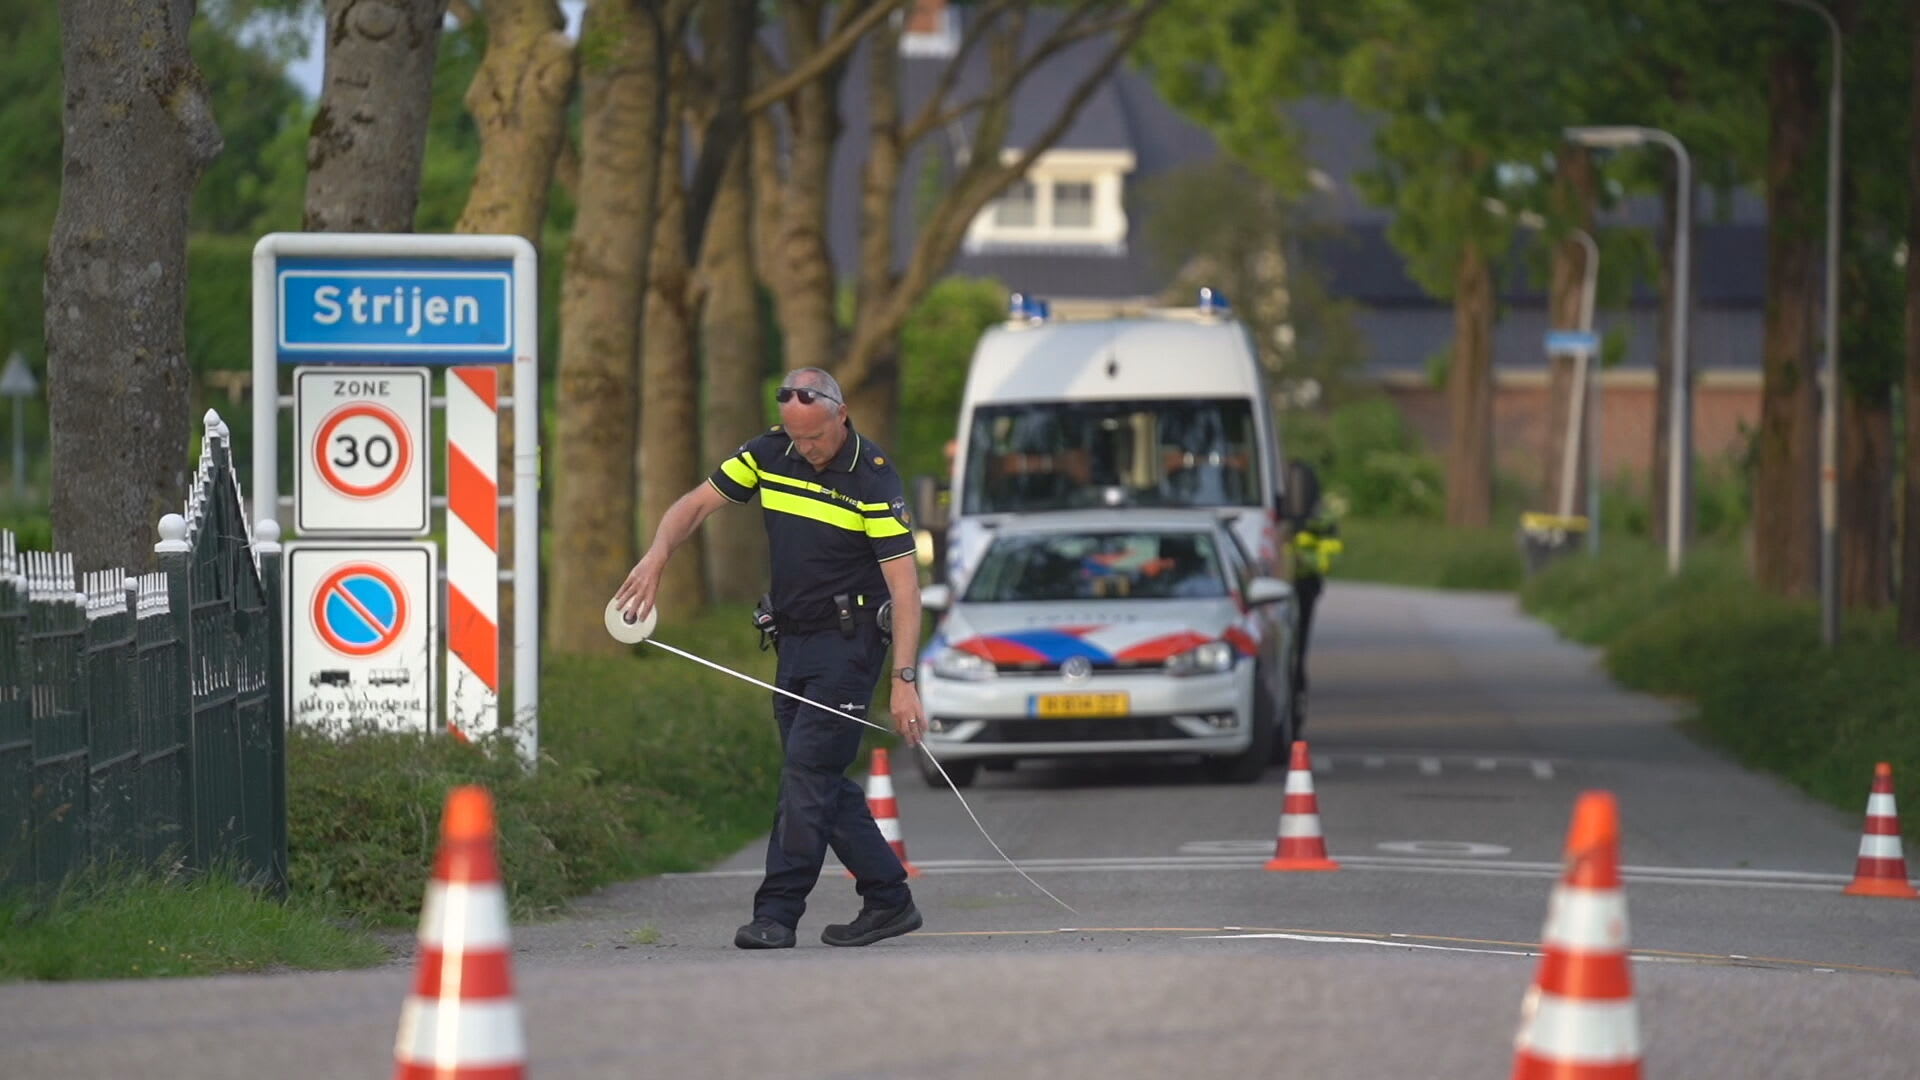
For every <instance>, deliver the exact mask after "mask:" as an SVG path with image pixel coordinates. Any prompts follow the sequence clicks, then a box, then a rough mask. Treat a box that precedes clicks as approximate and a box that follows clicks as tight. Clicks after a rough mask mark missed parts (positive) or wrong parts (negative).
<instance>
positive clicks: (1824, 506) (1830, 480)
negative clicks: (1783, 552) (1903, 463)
mask: <svg viewBox="0 0 1920 1080" xmlns="http://www.w3.org/2000/svg"><path fill="white" fill-rule="evenodd" d="M1781 3H1785V4H1792V5H1793V6H1794V7H1799V8H1806V9H1807V10H1808V11H1811V12H1814V13H1815V14H1817V15H1819V16H1820V17H1821V18H1823V19H1825V20H1826V21H1827V29H1828V30H1830V31H1832V34H1833V82H1832V85H1830V86H1828V87H1827V283H1826V284H1827V287H1826V297H1825V300H1824V303H1825V310H1823V311H1822V312H1821V329H1820V333H1821V336H1822V337H1823V338H1824V339H1825V345H1826V348H1825V350H1824V351H1825V353H1826V355H1825V356H1823V357H1822V358H1821V364H1820V640H1821V641H1823V642H1825V643H1826V644H1827V645H1832V644H1833V643H1834V642H1835V641H1836V640H1838V639H1839V637H1840V548H1839V542H1838V533H1839V525H1840V482H1839V456H1840V445H1839V444H1840V329H1839V327H1840V23H1839V22H1838V21H1837V20H1835V19H1834V17H1833V12H1831V11H1828V10H1827V9H1826V8H1824V7H1821V6H1820V5H1819V4H1816V3H1813V2H1812V0H1781Z"/></svg>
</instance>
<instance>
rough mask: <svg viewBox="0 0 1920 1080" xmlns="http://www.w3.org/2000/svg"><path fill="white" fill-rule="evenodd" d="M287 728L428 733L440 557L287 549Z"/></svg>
mask: <svg viewBox="0 0 1920 1080" xmlns="http://www.w3.org/2000/svg"><path fill="white" fill-rule="evenodd" d="M285 551H286V564H285V565H286V574H285V577H286V583H287V584H286V598H285V600H286V612H287V640H286V650H287V653H286V656H287V663H286V671H287V722H288V723H290V724H304V725H307V726H310V727H317V728H320V729H322V730H328V731H334V732H339V731H344V730H346V729H348V728H352V727H360V726H365V727H372V728H377V729H379V730H383V731H418V732H426V731H430V730H432V728H433V724H434V714H435V711H436V710H435V703H436V702H437V700H438V698H437V697H436V690H437V687H438V683H437V676H438V674H439V673H438V670H437V665H436V663H435V658H436V656H437V655H438V653H439V649H438V646H437V644H436V642H437V640H438V636H439V618H438V615H439V612H438V605H437V604H436V603H435V601H436V599H437V598H438V593H439V589H438V588H437V586H436V578H437V573H436V572H437V570H438V565H439V560H438V558H437V554H438V553H437V551H436V549H435V547H434V545H433V544H427V543H419V544H364V543H349V542H345V541H325V540H316V541H294V542H292V543H289V544H287V545H286V548H285Z"/></svg>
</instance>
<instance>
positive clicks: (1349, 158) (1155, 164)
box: [828, 7, 1766, 336]
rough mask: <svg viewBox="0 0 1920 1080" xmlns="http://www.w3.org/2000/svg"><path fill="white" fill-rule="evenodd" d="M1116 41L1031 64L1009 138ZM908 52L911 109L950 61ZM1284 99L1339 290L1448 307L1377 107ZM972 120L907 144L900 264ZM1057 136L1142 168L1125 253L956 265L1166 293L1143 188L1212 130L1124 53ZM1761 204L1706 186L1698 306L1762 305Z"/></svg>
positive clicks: (1534, 295) (862, 53)
mask: <svg viewBox="0 0 1920 1080" xmlns="http://www.w3.org/2000/svg"><path fill="white" fill-rule="evenodd" d="M952 11H953V17H955V18H958V19H962V20H964V19H966V18H969V17H970V16H971V15H972V12H971V11H970V10H968V9H965V8H959V7H956V8H954V9H952ZM1059 17H1060V16H1059V14H1058V13H1057V12H1054V11H1051V10H1048V9H1040V10H1037V11H1035V12H1034V13H1033V15H1032V17H1031V20H1030V23H1029V26H1028V28H1027V40H1026V44H1025V46H1024V49H1025V50H1029V51H1030V50H1031V49H1032V48H1033V47H1034V46H1035V45H1037V44H1038V43H1039V42H1040V41H1041V40H1043V39H1044V36H1045V34H1046V33H1047V32H1048V31H1049V30H1050V29H1051V27H1052V26H1053V25H1055V22H1054V20H1057V19H1058V18H1059ZM1108 45H1109V43H1108V42H1107V41H1105V40H1089V41H1084V42H1080V43H1077V44H1076V45H1074V46H1071V47H1069V48H1067V49H1065V50H1063V51H1062V52H1061V53H1059V54H1058V55H1057V56H1055V57H1053V58H1051V59H1050V60H1049V61H1048V62H1046V63H1043V64H1041V65H1039V66H1038V67H1037V68H1036V69H1035V70H1034V72H1033V73H1032V75H1031V76H1030V77H1029V78H1028V79H1027V81H1026V82H1025V83H1024V84H1023V86H1022V88H1021V90H1020V92H1019V94H1018V96H1017V98H1016V103H1015V108H1014V115H1013V118H1012V124H1011V128H1010V132H1009V137H1008V139H1007V145H1008V146H1009V147H1014V148H1018V147H1020V146H1022V145H1023V144H1025V143H1028V142H1030V141H1031V140H1032V139H1034V138H1036V137H1037V136H1038V135H1039V134H1040V132H1041V131H1042V130H1043V128H1044V126H1045V125H1046V124H1048V123H1049V122H1050V121H1051V120H1052V119H1053V117H1054V116H1056V115H1057V110H1058V108H1059V107H1060V105H1061V104H1062V103H1063V102H1064V101H1065V99H1066V98H1067V97H1068V95H1069V94H1070V93H1071V92H1072V90H1073V88H1074V86H1075V85H1077V83H1078V82H1079V81H1080V80H1081V79H1082V78H1083V77H1084V75H1085V73H1086V72H1087V71H1088V70H1090V69H1091V68H1092V66H1093V65H1094V64H1096V63H1097V62H1098V60H1099V58H1100V57H1101V56H1102V55H1103V54H1104V52H1105V50H1106V48H1107V47H1108ZM867 48H868V46H862V48H861V49H860V50H857V51H856V52H855V54H854V55H853V56H852V57H851V58H850V60H849V64H848V70H847V73H846V76H845V78H844V79H843V80H842V82H841V91H840V99H841V110H842V132H843V133H842V136H841V139H840V142H839V146H838V148H837V152H836V155H835V160H834V164H833V181H832V183H833V190H832V193H831V205H830V223H829V237H828V239H829V245H830V248H831V250H832V252H833V256H834V259H835V264H836V267H837V269H838V271H839V272H840V273H841V274H842V275H843V276H844V275H850V274H851V273H852V272H853V271H854V268H855V266H856V260H857V258H858V248H859V224H858V222H859V203H860V198H861V179H862V177H861V169H862V166H863V163H864V162H865V160H866V158H867V150H866V147H867V139H868V120H867V107H866V106H867V78H868V75H867V71H868V56H867V53H866V49H867ZM984 54H985V50H983V49H976V50H974V51H973V53H972V55H971V56H970V57H969V61H968V65H967V68H966V69H965V70H964V71H963V72H962V74H961V76H960V77H959V79H958V81H957V84H956V88H955V91H954V93H953V96H952V98H951V99H950V100H953V101H963V100H966V99H968V98H969V97H971V96H973V95H976V94H978V93H980V92H981V91H982V90H983V89H984V88H985V86H986V79H987V66H986V65H987V61H986V57H985V55H984ZM900 63H901V71H902V80H903V93H902V98H903V113H904V114H905V115H907V116H912V115H913V113H914V111H915V110H916V109H917V107H918V106H919V105H920V104H921V103H922V102H924V101H925V100H926V98H927V97H928V95H929V94H930V93H931V92H932V89H933V87H934V85H935V84H936V82H937V81H938V79H939V78H940V75H941V72H942V71H943V70H944V69H945V65H946V64H947V63H948V60H947V59H946V58H944V57H927V56H911V55H909V56H904V57H902V59H901V62H900ZM1287 111H1288V112H1289V114H1290V115H1291V116H1292V117H1293V119H1294V121H1295V122H1296V123H1297V125H1298V126H1299V130H1300V132H1301V135H1302V139H1303V142H1304V145H1305V148H1306V153H1307V156H1308V158H1309V161H1310V164H1311V167H1312V168H1314V169H1316V170H1318V172H1319V173H1321V174H1323V175H1322V177H1321V180H1322V184H1323V190H1319V191H1317V192H1316V193H1315V194H1314V195H1313V196H1311V197H1310V198H1309V199H1308V200H1307V205H1308V207H1309V208H1310V209H1311V210H1312V211H1315V212H1316V217H1317V218H1318V219H1319V220H1320V221H1321V222H1322V223H1324V224H1326V225H1329V226H1332V228H1331V229H1329V230H1327V231H1329V232H1331V233H1332V236H1331V237H1330V238H1326V239H1321V240H1316V241H1314V242H1312V243H1311V245H1309V248H1308V250H1309V251H1310V252H1311V253H1312V255H1313V257H1314V258H1315V259H1316V260H1317V262H1318V263H1319V265H1320V268H1321V272H1322V274H1323V276H1324V277H1325V278H1326V280H1327V281H1328V284H1329V287H1330V288H1331V290H1332V292H1333V293H1334V294H1335V295H1336V296H1341V297H1345V298H1349V299H1352V300H1355V301H1358V302H1359V303H1360V304H1362V305H1415V306H1419V305H1424V306H1444V304H1445V301H1442V300H1436V299H1434V298H1433V297H1431V296H1429V295H1428V294H1427V293H1426V292H1425V291H1424V290H1422V289H1421V288H1420V287H1419V286H1418V285H1417V284H1416V283H1415V282H1414V281H1413V280H1412V279H1411V277H1410V275H1409V274H1408V273H1407V270H1406V264H1405V260H1404V259H1403V258H1402V257H1401V255H1400V254H1399V252H1397V251H1396V250H1394V248H1393V246H1392V244H1391V243H1390V242H1389V241H1388V239H1387V227H1388V225H1389V224H1390V223H1391V220H1392V215H1391V213H1390V212H1389V211H1388V210H1386V209H1384V208H1381V207H1377V206H1374V205H1371V204H1370V203H1368V202H1367V201H1366V200H1365V199H1364V198H1363V197H1361V195H1360V194H1359V192H1358V190H1357V188H1356V186H1355V178H1356V177H1357V176H1359V175H1360V174H1361V173H1363V172H1364V171H1365V170H1367V169H1369V168H1371V167H1372V165H1373V163H1374V160H1375V157H1374V151H1373V138H1374V135H1375V132H1376V131H1377V129H1378V127H1379V120H1378V118H1377V117H1375V116H1373V115H1371V114H1369V113H1368V112H1366V111H1365V110H1363V109H1361V108H1359V107H1357V106H1356V105H1354V104H1352V103H1351V102H1348V101H1344V100H1338V99H1329V98H1317V99H1309V100H1304V101H1298V102H1294V103H1291V104H1290V105H1288V106H1287ZM971 122H972V121H971V120H968V121H965V122H964V123H963V124H961V125H957V126H956V129H955V130H950V131H947V132H941V133H938V134H936V135H934V136H932V137H929V138H928V139H927V140H925V142H924V143H923V144H922V145H921V146H920V147H917V148H915V150H914V151H913V152H912V154H911V156H910V158H909V161H908V162H907V166H906V169H905V172H904V176H903V180H902V183H901V195H900V204H899V206H898V207H897V209H896V218H895V221H896V238H895V239H896V242H895V251H894V255H895V261H896V265H899V264H904V262H905V261H906V260H907V258H909V257H910V255H911V252H912V250H913V244H914V232H915V222H916V216H917V211H916V204H917V203H918V202H920V201H921V200H923V199H924V197H925V190H926V188H927V187H928V186H929V185H930V184H933V183H937V182H939V181H940V180H941V179H942V178H950V177H951V176H952V175H953V174H954V172H955V171H956V168H957V167H956V165H955V164H954V160H955V156H956V154H957V153H958V152H960V151H961V150H963V149H964V143H965V141H966V140H967V139H968V138H969V137H970V130H971V128H970V126H969V125H970V124H971ZM1056 146H1058V147H1060V148H1065V149H1115V150H1121V149H1124V150H1129V151H1131V152H1132V153H1133V155H1134V159H1135V162H1136V168H1135V170H1134V172H1133V173H1132V174H1130V175H1129V176H1128V177H1127V179H1126V183H1125V199H1126V204H1127V206H1128V209H1129V212H1130V213H1134V214H1135V215H1136V216H1135V217H1134V220H1133V222H1132V229H1131V233H1132V242H1131V243H1130V244H1129V245H1128V246H1127V247H1126V249H1125V250H1124V251H1122V252H1118V253H1107V252H1100V253H1095V252H1085V253H1081V252H1076V251H1073V250H1069V249H1062V248H1055V249H1051V250H1049V249H1035V250H1031V251H1020V252H1012V251H997V252H990V253H989V252H983V253H975V254H967V253H964V252H963V253H962V254H961V255H960V256H959V257H958V258H957V259H956V261H955V263H954V265H953V266H952V268H951V272H953V273H958V274H965V275H977V276H990V277H994V278H997V279H999V280H1001V281H1003V282H1004V283H1006V284H1007V286H1008V287H1009V288H1011V289H1016V290H1021V291H1026V292H1031V293H1035V294H1038V295H1041V296H1046V297H1051V298H1056V299H1069V298H1072V299H1087V300H1136V299H1139V298H1142V297H1148V296H1152V295H1155V294H1158V293H1160V292H1162V291H1163V289H1164V287H1165V285H1166V284H1167V279H1168V274H1167V272H1166V270H1165V268H1164V265H1163V264H1162V262H1161V260H1159V259H1157V258H1155V257H1154V253H1153V252H1150V251H1148V250H1146V245H1145V244H1144V243H1142V242H1140V239H1139V238H1140V236H1141V230H1140V228H1139V225H1140V221H1139V218H1138V216H1137V207H1138V196H1139V193H1140V190H1141V187H1142V185H1143V184H1145V183H1147V182H1148V181H1150V180H1152V179H1154V178H1156V177H1159V176H1163V175H1165V174H1167V173H1168V172H1171V171H1173V170H1176V169H1179V168H1181V167H1183V166H1189V165H1197V164H1202V163H1206V162H1209V161H1212V160H1214V159H1215V158H1217V157H1218V156H1219V154H1220V149H1219V146H1218V144H1217V143H1216V142H1215V140H1214V139H1213V138H1212V136H1211V135H1210V134H1209V133H1208V132H1207V131H1206V130H1205V129H1204V128H1202V127H1201V126H1200V125H1198V124H1196V123H1194V122H1192V121H1191V120H1189V119H1187V118H1186V117H1185V116H1183V115H1181V114H1180V113H1179V112H1178V111H1176V110H1175V109H1173V108H1172V107H1171V106H1169V105H1168V104H1167V102H1166V101H1165V100H1164V99H1163V98H1162V97H1161V96H1160V95H1159V93H1158V92H1157V91H1156V89H1155V87H1154V85H1153V82H1152V80H1151V79H1150V78H1148V77H1147V76H1146V75H1144V74H1142V73H1141V72H1139V71H1137V70H1135V69H1133V68H1131V67H1129V66H1126V65H1122V67H1121V68H1120V69H1118V70H1116V71H1115V72H1114V73H1113V74H1111V75H1110V76H1109V77H1108V78H1107V79H1106V80H1105V82H1104V83H1103V85H1102V86H1101V87H1100V88H1099V90H1098V91H1097V92H1096V93H1095V94H1094V95H1093V96H1092V97H1091V98H1090V99H1089V100H1088V102H1087V104H1086V105H1085V107H1084V108H1083V109H1082V110H1081V111H1080V113H1079V115H1078V116H1077V117H1076V118H1075V119H1074V121H1073V122H1072V123H1071V124H1070V125H1069V127H1068V129H1067V130H1066V132H1065V134H1064V135H1063V137H1062V138H1061V139H1060V140H1059V142H1058V143H1056ZM1654 152H1657V151H1654ZM1764 210H1765V207H1764V205H1763V204H1762V203H1761V201H1760V200H1759V199H1758V198H1757V196H1755V195H1754V193H1753V192H1751V191H1744V190H1743V191H1740V192H1737V193H1735V194H1734V195H1733V197H1732V198H1731V199H1721V198H1719V197H1717V196H1715V195H1714V194H1713V193H1710V192H1703V193H1702V195H1701V197H1700V199H1699V200H1698V202H1697V203H1696V207H1695V210H1694V222H1695V234H1694V267H1695V289H1696V291H1695V297H1696V301H1697V302H1698V303H1699V304H1701V305H1719V306H1733V307H1748V308H1753V307H1757V306H1758V304H1759V302H1760V300H1761V298H1762V297H1763V296H1764V287H1765V254H1766V250H1765V248H1766V245H1765V233H1764V229H1765V226H1764V219H1765V215H1764ZM1660 217H1661V210H1660V207H1659V203H1658V200H1657V199H1655V198H1652V197H1650V196H1636V197H1635V198H1633V199H1629V200H1626V201H1625V202H1623V203H1622V204H1621V205H1619V206H1617V207H1615V208H1612V209H1610V210H1608V211H1607V212H1605V213H1604V214H1603V215H1602V220H1601V225H1602V227H1622V226H1632V227H1642V228H1644V227H1649V226H1651V225H1653V224H1655V223H1657V222H1658V221H1659V220H1660ZM1521 242H1522V243H1524V242H1525V241H1524V240H1522V241H1521ZM1508 271H1509V272H1508V273H1506V274H1505V275H1503V280H1502V287H1501V293H1502V298H1503V300H1504V301H1505V302H1506V303H1508V304H1511V305H1516V306H1533V305H1539V304H1540V303H1542V302H1543V300H1544V297H1543V296H1542V290H1541V288H1540V286H1539V284H1538V283H1537V282H1530V281H1528V280H1527V274H1526V273H1525V271H1524V269H1523V267H1522V264H1521V263H1520V261H1519V260H1510V261H1509V263H1508ZM1643 276H1644V275H1643ZM1632 304H1633V306H1634V307H1646V308H1651V307H1652V306H1654V305H1655V304H1656V298H1655V296H1654V294H1653V292H1652V287H1651V282H1642V283H1640V284H1639V285H1638V286H1637V287H1636V289H1635V294H1634V297H1633V299H1632ZM1387 336H1391V335H1387Z"/></svg>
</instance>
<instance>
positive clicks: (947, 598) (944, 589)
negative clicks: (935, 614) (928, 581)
mask: <svg viewBox="0 0 1920 1080" xmlns="http://www.w3.org/2000/svg"><path fill="white" fill-rule="evenodd" d="M952 606H953V586H951V585H925V586H922V587H921V589H920V610H922V611H945V610H947V609H948V608H949V607H952Z"/></svg>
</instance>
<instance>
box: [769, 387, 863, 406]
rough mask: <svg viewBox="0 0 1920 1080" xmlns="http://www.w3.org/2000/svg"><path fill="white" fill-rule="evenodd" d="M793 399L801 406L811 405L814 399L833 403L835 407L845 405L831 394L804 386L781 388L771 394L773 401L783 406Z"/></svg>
mask: <svg viewBox="0 0 1920 1080" xmlns="http://www.w3.org/2000/svg"><path fill="white" fill-rule="evenodd" d="M794 398H799V399H800V404H802V405H811V404H813V399H814V398H826V399H827V400H828V401H831V402H833V403H834V404H835V405H842V404H845V402H842V401H841V400H840V399H839V398H837V397H834V396H833V395H832V394H829V393H827V392H826V391H825V390H815V389H812V388H811V387H806V386H783V387H781V388H780V389H778V390H776V391H774V394H773V400H775V401H777V402H779V403H780V404H782V405H785V404H786V403H787V402H789V401H792V400H793V399H794Z"/></svg>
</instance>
